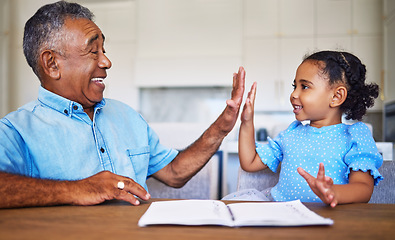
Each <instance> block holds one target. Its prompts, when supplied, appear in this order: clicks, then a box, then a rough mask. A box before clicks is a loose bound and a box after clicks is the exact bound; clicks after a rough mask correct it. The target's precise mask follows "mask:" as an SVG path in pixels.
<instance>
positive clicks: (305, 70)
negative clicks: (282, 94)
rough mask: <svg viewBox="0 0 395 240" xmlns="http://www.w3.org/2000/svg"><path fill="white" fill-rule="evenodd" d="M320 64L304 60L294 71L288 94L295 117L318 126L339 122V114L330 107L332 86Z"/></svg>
mask: <svg viewBox="0 0 395 240" xmlns="http://www.w3.org/2000/svg"><path fill="white" fill-rule="evenodd" d="M320 66H321V67H322V66H323V64H322V63H320V62H317V61H312V60H307V61H304V62H303V63H302V64H301V65H300V66H299V67H298V69H297V71H296V76H295V80H294V91H293V92H292V93H291V96H290V101H291V104H292V106H293V108H294V110H293V112H294V114H295V117H296V119H297V120H299V121H305V120H310V125H311V126H313V127H318V128H319V127H323V126H329V125H333V124H338V123H341V114H339V113H338V110H336V111H334V108H332V107H331V103H332V102H333V88H331V87H330V86H329V79H327V76H326V75H325V74H323V73H322V70H321V69H322V68H320Z"/></svg>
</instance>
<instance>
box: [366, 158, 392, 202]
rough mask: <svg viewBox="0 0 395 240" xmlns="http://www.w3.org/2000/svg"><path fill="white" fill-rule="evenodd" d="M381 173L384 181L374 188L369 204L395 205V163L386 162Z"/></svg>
mask: <svg viewBox="0 0 395 240" xmlns="http://www.w3.org/2000/svg"><path fill="white" fill-rule="evenodd" d="M379 172H380V173H381V175H383V177H384V180H383V181H381V182H380V183H379V184H378V185H377V186H375V187H374V191H373V194H372V197H371V198H370V201H369V203H395V162H394V161H384V162H383V165H382V166H381V167H380V169H379Z"/></svg>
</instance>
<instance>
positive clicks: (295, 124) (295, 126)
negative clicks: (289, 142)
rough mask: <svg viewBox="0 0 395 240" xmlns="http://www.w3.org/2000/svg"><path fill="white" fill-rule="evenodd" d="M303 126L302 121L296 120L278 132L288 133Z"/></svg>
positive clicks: (281, 133)
mask: <svg viewBox="0 0 395 240" xmlns="http://www.w3.org/2000/svg"><path fill="white" fill-rule="evenodd" d="M303 127H304V125H303V123H301V122H300V121H298V120H295V121H293V122H292V123H291V124H290V125H289V126H288V127H287V128H286V129H285V130H283V131H281V132H280V133H279V136H280V137H282V136H284V135H287V134H290V133H292V132H296V131H300V130H301V129H302V128H303Z"/></svg>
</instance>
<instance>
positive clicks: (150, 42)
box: [0, 0, 395, 188]
mask: <svg viewBox="0 0 395 240" xmlns="http://www.w3.org/2000/svg"><path fill="white" fill-rule="evenodd" d="M52 2H54V1H49V0H0V21H1V23H0V54H1V56H0V117H3V116H5V115H6V114H7V113H8V112H10V111H14V110H16V109H17V108H18V107H20V106H22V105H24V104H26V103H27V102H29V101H32V100H34V99H36V98H37V93H38V87H39V81H38V79H37V78H36V76H35V75H34V74H33V72H32V70H31V69H30V68H29V66H28V65H27V63H26V61H25V58H24V56H23V52H22V36H23V28H24V24H25V22H26V21H27V19H28V18H30V17H31V16H32V15H33V14H34V13H35V12H36V11H37V9H38V8H39V7H41V6H42V5H44V4H47V3H52ZM75 2H78V3H80V4H82V5H84V6H86V7H88V8H89V9H90V10H91V11H92V12H93V13H94V14H95V16H96V19H95V22H96V24H97V25H98V26H99V27H100V28H101V29H102V31H103V33H104V34H105V36H106V42H105V48H106V51H107V56H108V57H109V59H110V60H111V61H112V63H113V66H112V68H111V69H110V70H109V71H108V78H107V79H106V81H105V83H106V91H105V97H109V98H115V99H118V100H121V101H123V102H125V103H127V104H129V105H130V106H132V107H133V108H135V109H136V110H137V111H139V112H140V113H141V114H142V115H143V116H144V118H145V119H146V120H147V121H148V122H149V123H150V124H151V125H152V126H153V127H154V129H155V130H157V132H158V134H159V135H160V137H161V138H162V141H163V142H164V143H165V144H167V145H170V146H172V147H175V148H180V149H181V148H183V147H185V146H187V145H188V144H190V143H191V142H192V141H193V140H194V139H196V137H198V136H199V135H200V134H201V133H202V129H205V128H207V127H208V126H209V124H210V123H211V122H212V121H214V120H215V119H216V117H217V116H218V115H219V114H220V113H221V112H222V110H223V108H224V107H225V105H226V104H225V101H226V99H229V98H230V91H231V86H232V74H233V72H236V71H237V70H238V67H239V66H244V68H245V69H246V72H247V75H246V81H247V83H246V89H247V90H248V89H249V87H250V86H251V84H252V83H253V82H254V81H257V82H258V90H257V99H256V105H255V108H256V115H255V125H256V129H257V131H258V130H261V131H260V133H261V134H263V136H264V135H269V136H271V137H274V136H276V135H277V134H278V132H279V131H281V130H283V129H284V128H286V127H287V126H288V125H289V124H290V123H291V122H292V121H293V120H294V115H293V113H292V108H291V105H290V103H289V95H290V93H291V91H292V86H291V85H292V81H293V79H294V76H295V71H296V68H297V67H298V65H299V64H300V63H301V61H302V59H303V57H304V55H306V54H310V53H313V52H314V51H317V50H325V49H331V50H345V51H349V52H351V53H353V54H355V55H357V56H358V57H359V58H360V59H361V60H362V62H364V63H365V64H366V66H367V81H368V82H375V83H377V84H379V85H380V89H381V92H380V96H379V98H378V99H377V100H376V104H375V106H374V108H372V109H370V110H369V112H368V114H367V116H366V117H365V119H364V122H366V123H369V124H370V126H371V129H372V133H373V136H374V138H375V140H376V141H383V139H384V136H383V132H384V133H385V132H386V131H388V130H387V129H385V128H386V127H385V126H384V125H383V122H384V118H385V116H386V115H385V112H384V111H383V110H384V107H385V106H386V104H387V103H390V102H392V101H394V100H395V73H394V71H395V68H394V67H395V65H394V63H395V45H394V43H395V1H394V0H76V1H75ZM246 92H247V91H246ZM383 116H384V117H383ZM238 125H239V123H237V125H236V127H235V129H234V130H233V131H232V132H231V134H229V136H228V137H227V139H226V140H225V142H224V143H226V144H227V146H228V147H223V148H226V151H227V152H228V153H229V154H230V155H229V156H230V157H229V159H231V158H232V156H233V158H236V160H237V144H236V141H237V131H238ZM392 128H393V127H392ZM263 140H264V139H263ZM232 154H233V155H232ZM237 164H238V161H235V165H234V167H233V168H235V166H237ZM230 168H232V166H230V165H229V169H230ZM228 172H229V173H227V174H230V175H229V179H236V178H237V176H234V174H237V173H235V172H234V171H233V172H232V171H228ZM232 174H233V175H232ZM232 176H233V177H232ZM232 186H234V184H233V185H232ZM230 188H233V187H230Z"/></svg>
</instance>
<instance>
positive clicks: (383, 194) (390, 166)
mask: <svg viewBox="0 0 395 240" xmlns="http://www.w3.org/2000/svg"><path fill="white" fill-rule="evenodd" d="M379 171H380V173H381V174H382V175H383V177H384V180H383V181H381V182H380V183H379V184H378V185H377V186H375V187H374V191H373V194H372V197H371V198H370V201H369V203H392V204H394V203H395V161H384V162H383V165H382V166H381V167H380V169H379ZM278 172H279V171H278ZM278 176H279V174H278V173H273V172H272V171H270V169H265V170H262V171H259V172H253V173H250V172H245V171H244V170H242V169H241V168H239V174H238V181H237V190H238V191H239V190H243V189H250V188H255V189H257V190H259V191H262V190H264V189H266V188H269V187H273V186H274V185H276V183H277V182H278Z"/></svg>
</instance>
